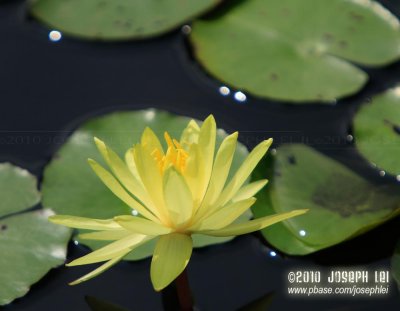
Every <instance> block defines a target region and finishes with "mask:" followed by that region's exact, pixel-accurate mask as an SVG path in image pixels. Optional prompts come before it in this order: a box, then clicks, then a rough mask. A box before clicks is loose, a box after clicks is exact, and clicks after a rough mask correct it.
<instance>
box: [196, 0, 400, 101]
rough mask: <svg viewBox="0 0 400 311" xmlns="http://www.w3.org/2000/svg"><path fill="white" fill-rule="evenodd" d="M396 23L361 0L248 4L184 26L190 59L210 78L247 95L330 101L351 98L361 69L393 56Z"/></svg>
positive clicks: (398, 52) (398, 42) (398, 40)
mask: <svg viewBox="0 0 400 311" xmlns="http://www.w3.org/2000/svg"><path fill="white" fill-rule="evenodd" d="M399 28H400V27H399V22H398V20H397V19H396V18H395V17H394V16H393V15H392V14H391V13H390V12H389V11H387V10H386V9H384V8H383V7H382V6H381V5H380V4H379V3H377V2H375V1H370V0H365V1H359V0H302V1H298V0H248V1H236V2H234V5H232V7H231V8H230V9H229V10H225V11H224V12H221V13H220V14H216V15H215V16H214V17H212V18H208V19H204V20H197V21H195V22H194V23H193V25H192V32H191V35H190V41H191V43H192V45H193V47H194V49H193V50H194V53H195V56H196V58H197V59H198V60H199V61H200V62H201V64H202V65H203V66H204V68H205V69H206V70H207V71H208V72H209V73H210V74H211V75H213V76H215V77H216V78H218V79H219V80H221V81H223V82H224V83H226V84H230V85H232V86H233V87H235V88H237V89H241V90H245V91H248V92H249V93H251V94H253V95H256V96H260V97H267V98H272V99H278V100H286V101H292V102H303V101H307V102H316V101H317V102H331V101H334V100H336V99H338V98H341V97H344V96H347V95H350V94H353V93H356V92H357V91H358V90H360V89H361V88H362V87H363V85H364V84H365V82H366V81H367V78H368V77H367V75H366V73H364V72H363V71H362V70H361V69H359V68H357V67H356V66H355V65H354V64H353V63H356V64H360V65H364V66H379V65H385V64H388V63H390V62H392V61H394V60H396V59H398V58H399V56H400V49H399V46H400V32H399Z"/></svg>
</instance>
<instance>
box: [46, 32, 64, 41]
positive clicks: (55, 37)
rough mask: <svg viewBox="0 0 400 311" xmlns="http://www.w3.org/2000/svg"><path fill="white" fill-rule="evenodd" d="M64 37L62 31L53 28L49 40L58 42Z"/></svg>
mask: <svg viewBox="0 0 400 311" xmlns="http://www.w3.org/2000/svg"><path fill="white" fill-rule="evenodd" d="M61 39H62V33H61V32H59V31H58V30H52V31H50V32H49V40H50V41H52V42H58V41H60V40H61Z"/></svg>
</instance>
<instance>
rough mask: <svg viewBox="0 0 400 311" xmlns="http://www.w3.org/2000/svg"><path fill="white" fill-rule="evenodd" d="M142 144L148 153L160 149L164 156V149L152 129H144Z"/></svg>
mask: <svg viewBox="0 0 400 311" xmlns="http://www.w3.org/2000/svg"><path fill="white" fill-rule="evenodd" d="M140 143H141V144H142V146H143V147H144V148H145V149H146V150H148V152H153V150H156V149H158V150H159V151H160V153H161V154H162V155H164V150H163V147H162V145H161V143H160V141H159V139H158V137H157V135H156V134H154V132H153V131H152V129H151V128H149V127H146V128H145V129H144V131H143V134H142V138H141V140H140Z"/></svg>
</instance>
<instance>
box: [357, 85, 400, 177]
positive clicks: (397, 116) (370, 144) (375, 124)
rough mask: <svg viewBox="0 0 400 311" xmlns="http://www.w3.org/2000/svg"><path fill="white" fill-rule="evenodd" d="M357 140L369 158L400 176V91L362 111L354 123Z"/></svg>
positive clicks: (386, 96)
mask: <svg viewBox="0 0 400 311" xmlns="http://www.w3.org/2000/svg"><path fill="white" fill-rule="evenodd" d="M354 136H355V143H356V146H357V148H358V149H359V150H360V152H361V154H362V155H363V156H364V157H365V158H367V159H368V160H369V161H371V162H372V163H374V164H376V165H377V166H378V167H379V168H380V169H383V170H385V171H386V172H388V173H390V174H393V175H399V176H400V87H396V88H394V89H391V90H389V91H387V92H385V93H383V94H380V95H378V96H375V97H374V98H373V99H372V101H371V103H368V104H365V105H364V106H362V107H361V109H360V111H359V112H358V113H357V115H356V117H355V119H354Z"/></svg>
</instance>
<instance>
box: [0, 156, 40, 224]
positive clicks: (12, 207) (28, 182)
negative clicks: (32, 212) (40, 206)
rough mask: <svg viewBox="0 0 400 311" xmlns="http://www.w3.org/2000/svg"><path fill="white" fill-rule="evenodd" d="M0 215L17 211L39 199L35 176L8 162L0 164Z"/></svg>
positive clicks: (37, 201) (35, 202)
mask: <svg viewBox="0 0 400 311" xmlns="http://www.w3.org/2000/svg"><path fill="white" fill-rule="evenodd" d="M0 185H1V186H0V198H1V202H0V217H2V216H5V215H8V214H12V213H17V212H20V211H23V210H25V209H26V208H27V207H31V206H33V205H35V204H37V203H39V201H40V194H39V192H38V190H37V187H36V178H35V177H34V176H32V175H31V174H29V172H28V171H27V170H24V169H22V168H20V167H16V166H13V165H11V164H9V163H1V164H0Z"/></svg>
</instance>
